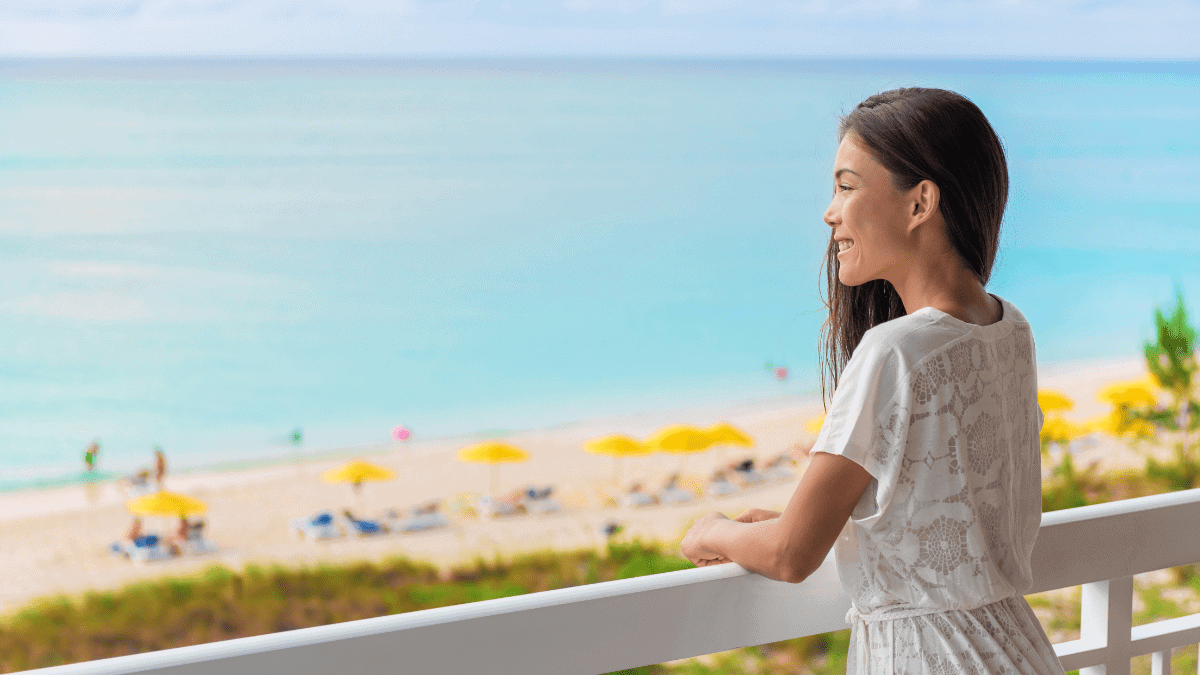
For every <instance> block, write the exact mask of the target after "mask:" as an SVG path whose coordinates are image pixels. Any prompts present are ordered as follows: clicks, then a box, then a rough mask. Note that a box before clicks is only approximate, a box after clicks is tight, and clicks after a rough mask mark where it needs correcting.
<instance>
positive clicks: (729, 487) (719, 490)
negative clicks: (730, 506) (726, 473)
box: [704, 480, 738, 497]
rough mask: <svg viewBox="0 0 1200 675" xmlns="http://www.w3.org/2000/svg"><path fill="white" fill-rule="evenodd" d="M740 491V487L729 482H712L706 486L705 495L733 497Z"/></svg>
mask: <svg viewBox="0 0 1200 675" xmlns="http://www.w3.org/2000/svg"><path fill="white" fill-rule="evenodd" d="M737 491H738V486H736V485H734V484H733V483H732V482H730V481H728V480H714V481H710V482H709V483H708V485H706V486H704V492H705V494H707V495H709V496H711V497H721V496H723V495H731V494H733V493H735V492H737Z"/></svg>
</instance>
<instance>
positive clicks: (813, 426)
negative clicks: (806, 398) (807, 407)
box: [804, 413, 825, 434]
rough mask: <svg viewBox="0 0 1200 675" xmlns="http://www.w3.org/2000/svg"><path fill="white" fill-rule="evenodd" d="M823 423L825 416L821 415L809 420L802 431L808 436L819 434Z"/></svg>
mask: <svg viewBox="0 0 1200 675" xmlns="http://www.w3.org/2000/svg"><path fill="white" fill-rule="evenodd" d="M824 423H825V414H824V413H822V414H820V415H817V416H816V417H813V418H810V419H809V420H808V421H806V422H805V423H804V430H805V431H807V432H808V433H810V434H819V433H821V425H822V424H824Z"/></svg>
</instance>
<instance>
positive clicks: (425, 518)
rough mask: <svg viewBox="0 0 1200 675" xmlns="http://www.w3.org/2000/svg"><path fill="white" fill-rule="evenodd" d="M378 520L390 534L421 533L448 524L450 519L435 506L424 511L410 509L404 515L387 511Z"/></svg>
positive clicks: (392, 510) (391, 510)
mask: <svg viewBox="0 0 1200 675" xmlns="http://www.w3.org/2000/svg"><path fill="white" fill-rule="evenodd" d="M380 520H382V521H383V522H384V523H385V524H386V525H387V529H388V530H389V531H391V532H421V531H423V530H432V529H435V528H438V527H445V526H446V525H449V524H450V519H449V518H447V517H446V514H444V513H442V512H441V511H439V510H437V507H436V505H435V506H434V507H433V508H426V509H420V508H412V509H409V510H408V511H407V512H404V513H401V512H399V511H396V510H395V509H389V510H387V511H385V512H384V513H383V517H382V518H380Z"/></svg>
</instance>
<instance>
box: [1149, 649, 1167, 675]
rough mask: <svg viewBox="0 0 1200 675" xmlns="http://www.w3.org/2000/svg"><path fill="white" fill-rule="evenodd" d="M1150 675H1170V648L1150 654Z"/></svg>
mask: <svg viewBox="0 0 1200 675" xmlns="http://www.w3.org/2000/svg"><path fill="white" fill-rule="evenodd" d="M1150 675H1171V650H1170V649H1168V650H1166V651H1161V652H1154V653H1153V654H1151V655H1150Z"/></svg>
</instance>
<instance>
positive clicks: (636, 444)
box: [583, 434, 654, 485]
mask: <svg viewBox="0 0 1200 675" xmlns="http://www.w3.org/2000/svg"><path fill="white" fill-rule="evenodd" d="M583 448H584V450H587V451H588V452H590V453H592V454H596V455H612V458H613V480H615V481H616V482H617V485H620V484H621V458H622V457H627V456H630V455H648V454H650V453H652V452H654V449H653V448H651V447H649V446H647V445H646V444H644V443H642V442H641V441H639V440H637V439H636V438H630V437H629V436H623V435H621V434H614V435H612V436H605V437H603V438H593V439H592V440H590V441H585V442H584V444H583Z"/></svg>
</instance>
